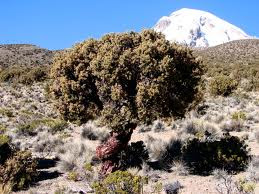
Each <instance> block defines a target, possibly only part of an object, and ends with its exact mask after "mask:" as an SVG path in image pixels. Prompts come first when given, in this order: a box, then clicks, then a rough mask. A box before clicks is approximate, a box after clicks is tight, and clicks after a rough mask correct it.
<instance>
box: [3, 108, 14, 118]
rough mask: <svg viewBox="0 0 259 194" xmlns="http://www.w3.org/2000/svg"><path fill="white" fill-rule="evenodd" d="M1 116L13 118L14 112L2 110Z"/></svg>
mask: <svg viewBox="0 0 259 194" xmlns="http://www.w3.org/2000/svg"><path fill="white" fill-rule="evenodd" d="M0 114H1V115H4V116H7V117H13V116H14V115H13V112H12V110H10V109H6V108H1V109H0Z"/></svg>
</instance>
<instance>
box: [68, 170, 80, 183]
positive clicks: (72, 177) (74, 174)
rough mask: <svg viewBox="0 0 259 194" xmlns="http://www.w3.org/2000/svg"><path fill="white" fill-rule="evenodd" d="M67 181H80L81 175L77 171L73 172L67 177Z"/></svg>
mask: <svg viewBox="0 0 259 194" xmlns="http://www.w3.org/2000/svg"><path fill="white" fill-rule="evenodd" d="M67 179H68V180H71V181H78V179H79V174H78V173H77V172H75V171H71V172H69V173H68V175H67Z"/></svg>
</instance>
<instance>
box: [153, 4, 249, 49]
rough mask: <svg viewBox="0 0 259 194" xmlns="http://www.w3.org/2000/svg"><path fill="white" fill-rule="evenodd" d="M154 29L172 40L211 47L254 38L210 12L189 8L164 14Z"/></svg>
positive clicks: (193, 45) (194, 45)
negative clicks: (168, 14)
mask: <svg viewBox="0 0 259 194" xmlns="http://www.w3.org/2000/svg"><path fill="white" fill-rule="evenodd" d="M154 30H155V31H157V32H162V33H163V34H164V35H165V36H166V38H167V39H168V40H170V41H176V42H179V43H183V44H187V45H189V46H192V47H209V46H215V45H219V44H223V43H226V42H229V41H232V40H239V39H247V38H252V37H250V36H249V35H247V34H246V33H245V32H244V31H243V30H241V29H240V28H238V27H236V26H234V25H232V24H230V23H228V22H226V21H224V20H222V19H220V18H218V17H216V16H215V15H213V14H211V13H209V12H205V11H200V10H195V9H187V8H183V9H180V10H178V11H175V12H173V13H172V14H171V15H170V16H163V17H162V18H161V19H160V20H159V21H158V22H157V24H156V25H155V27H154Z"/></svg>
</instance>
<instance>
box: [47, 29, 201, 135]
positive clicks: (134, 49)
mask: <svg viewBox="0 0 259 194" xmlns="http://www.w3.org/2000/svg"><path fill="white" fill-rule="evenodd" d="M51 74H52V78H53V80H54V82H53V85H52V91H53V93H54V96H55V98H56V99H57V108H58V110H59V111H60V113H61V115H62V116H63V118H64V119H66V120H71V121H80V122H85V121H87V120H89V119H93V118H96V116H101V118H102V121H103V124H105V125H108V126H109V127H110V128H112V129H113V130H121V129H125V128H127V126H128V124H130V123H138V122H143V123H150V122H151V121H153V120H155V119H157V118H168V117H172V116H173V117H179V116H183V115H184V114H185V112H186V111H187V110H188V109H190V108H191V107H192V106H193V105H195V104H196V103H197V102H199V100H200V97H201V96H200V93H199V86H200V83H201V75H202V74H203V68H202V66H201V63H200V61H199V60H198V59H196V58H195V57H194V56H193V55H192V52H191V50H189V49H188V48H186V47H183V46H180V45H177V44H171V43H170V42H169V41H167V40H165V38H164V36H163V35H162V34H159V33H156V32H154V31H152V30H144V31H142V32H141V33H135V32H130V33H121V34H108V35H105V36H104V37H102V38H101V39H100V40H93V39H90V40H86V41H84V42H82V43H80V44H77V45H75V46H74V47H73V48H72V49H70V50H68V51H66V52H64V53H62V54H60V55H58V56H56V57H55V59H54V64H53V67H52V72H51Z"/></svg>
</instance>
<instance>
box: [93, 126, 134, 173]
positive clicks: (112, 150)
mask: <svg viewBox="0 0 259 194" xmlns="http://www.w3.org/2000/svg"><path fill="white" fill-rule="evenodd" d="M135 128H136V126H135V125H133V126H131V127H130V128H129V129H128V130H122V131H120V132H111V136H110V137H109V139H108V140H107V141H106V142H105V143H103V144H101V145H100V146H98V147H97V148H96V156H97V157H98V158H99V159H100V160H102V167H101V170H100V176H101V177H104V176H105V175H107V174H108V173H111V172H114V171H116V170H118V167H119V159H118V155H119V154H120V153H121V151H123V150H124V149H125V148H126V147H127V145H128V143H129V141H130V138H131V135H132V133H133V130H134V129H135Z"/></svg>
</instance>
